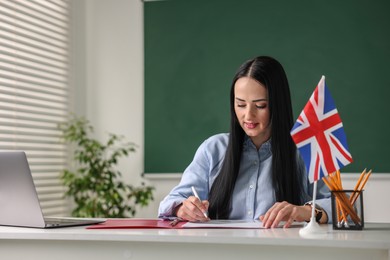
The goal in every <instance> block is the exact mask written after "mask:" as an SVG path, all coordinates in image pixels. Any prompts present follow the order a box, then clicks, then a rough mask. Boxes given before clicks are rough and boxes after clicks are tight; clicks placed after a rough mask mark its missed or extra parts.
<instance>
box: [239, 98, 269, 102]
mask: <svg viewBox="0 0 390 260" xmlns="http://www.w3.org/2000/svg"><path fill="white" fill-rule="evenodd" d="M236 99H237V100H238V101H242V102H245V100H244V99H241V98H238V97H236ZM260 101H267V99H266V98H259V99H255V100H252V102H260Z"/></svg>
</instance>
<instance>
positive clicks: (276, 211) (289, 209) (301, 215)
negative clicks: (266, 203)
mask: <svg viewBox="0 0 390 260" xmlns="http://www.w3.org/2000/svg"><path fill="white" fill-rule="evenodd" d="M310 217H311V207H307V206H297V205H293V204H290V203H288V202H287V201H283V202H276V203H275V204H274V205H273V206H272V207H271V208H270V209H269V210H268V211H267V213H265V215H262V216H260V220H261V221H262V222H263V227H265V228H274V227H277V226H278V225H279V223H280V222H281V221H286V223H285V224H284V225H283V227H284V228H288V227H290V226H291V224H292V223H293V222H294V221H298V222H301V221H308V220H310Z"/></svg>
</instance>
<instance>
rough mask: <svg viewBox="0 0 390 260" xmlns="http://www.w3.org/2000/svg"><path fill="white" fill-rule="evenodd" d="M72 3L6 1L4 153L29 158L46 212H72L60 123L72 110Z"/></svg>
mask: <svg viewBox="0 0 390 260" xmlns="http://www.w3.org/2000/svg"><path fill="white" fill-rule="evenodd" d="M69 9H70V6H69V2H68V1H62V0H53V1H50V0H45V1H43V0H35V1H34V0H13V1H12V0H1V1H0V149H1V150H23V151H25V152H26V154H27V158H28V161H29V164H30V168H31V171H32V174H33V178H34V182H35V185H36V187H37V191H38V196H39V199H40V202H41V205H42V208H43V213H44V214H45V215H48V216H55V215H65V214H67V212H68V209H67V206H66V205H67V204H66V201H65V200H64V199H63V194H64V187H63V186H62V184H61V182H60V179H59V174H60V172H61V170H62V169H64V167H66V164H67V149H66V145H65V144H63V143H61V138H60V137H61V132H60V131H59V130H58V124H59V123H60V122H64V121H65V120H66V119H67V115H68V111H69V84H68V83H69V57H70V55H69V47H70V44H69V27H70V25H69V24H70V21H69Z"/></svg>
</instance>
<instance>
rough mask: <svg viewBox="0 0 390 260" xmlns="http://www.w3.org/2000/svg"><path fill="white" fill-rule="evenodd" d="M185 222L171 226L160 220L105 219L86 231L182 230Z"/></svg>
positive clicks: (168, 222)
mask: <svg viewBox="0 0 390 260" xmlns="http://www.w3.org/2000/svg"><path fill="white" fill-rule="evenodd" d="M185 223H186V222H178V223H177V224H176V225H174V226H173V225H171V221H169V220H162V219H136V218H124V219H107V220H106V221H105V222H103V223H100V224H96V225H92V226H88V227H87V229H115V228H182V226H183V225H184V224H185Z"/></svg>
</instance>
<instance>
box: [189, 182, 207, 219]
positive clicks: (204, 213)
mask: <svg viewBox="0 0 390 260" xmlns="http://www.w3.org/2000/svg"><path fill="white" fill-rule="evenodd" d="M191 189H192V193H193V194H194V196H195V197H196V198H197V199H198V200H199V201H200V202H202V201H201V199H200V198H199V195H198V193H197V192H196V190H195V188H194V186H191ZM203 215H204V216H205V217H206V218H209V216H207V212H203Z"/></svg>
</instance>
